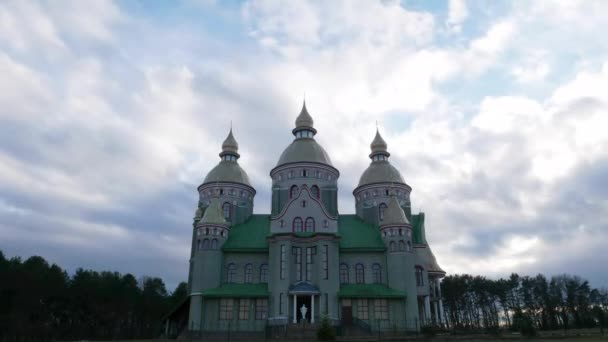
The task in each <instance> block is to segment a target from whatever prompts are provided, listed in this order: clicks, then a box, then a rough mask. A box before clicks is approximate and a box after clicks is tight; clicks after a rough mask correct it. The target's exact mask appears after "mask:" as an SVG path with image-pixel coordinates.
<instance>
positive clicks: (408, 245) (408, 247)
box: [407, 241, 412, 252]
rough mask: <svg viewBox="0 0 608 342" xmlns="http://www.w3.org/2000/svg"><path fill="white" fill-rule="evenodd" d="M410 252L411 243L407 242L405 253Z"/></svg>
mask: <svg viewBox="0 0 608 342" xmlns="http://www.w3.org/2000/svg"><path fill="white" fill-rule="evenodd" d="M411 250H412V243H411V242H410V241H408V242H407V251H408V252H409V251H411Z"/></svg>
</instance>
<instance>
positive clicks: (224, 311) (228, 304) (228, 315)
mask: <svg viewBox="0 0 608 342" xmlns="http://www.w3.org/2000/svg"><path fill="white" fill-rule="evenodd" d="M233 304H234V303H233V299H232V298H222V299H220V319H221V320H231V319H232V308H233Z"/></svg>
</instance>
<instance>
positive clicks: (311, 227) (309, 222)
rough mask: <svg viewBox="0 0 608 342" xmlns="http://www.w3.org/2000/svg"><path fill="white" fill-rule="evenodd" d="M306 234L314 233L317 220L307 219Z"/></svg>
mask: <svg viewBox="0 0 608 342" xmlns="http://www.w3.org/2000/svg"><path fill="white" fill-rule="evenodd" d="M304 228H305V229H304V231H305V232H314V231H315V219H313V218H312V217H309V218H307V219H306V225H305V227H304Z"/></svg>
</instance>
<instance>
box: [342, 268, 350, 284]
mask: <svg viewBox="0 0 608 342" xmlns="http://www.w3.org/2000/svg"><path fill="white" fill-rule="evenodd" d="M340 284H348V265H347V264H340Z"/></svg>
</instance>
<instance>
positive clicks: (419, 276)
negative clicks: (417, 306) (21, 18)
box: [416, 265, 424, 286]
mask: <svg viewBox="0 0 608 342" xmlns="http://www.w3.org/2000/svg"><path fill="white" fill-rule="evenodd" d="M416 286H424V268H422V266H419V265H416Z"/></svg>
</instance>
